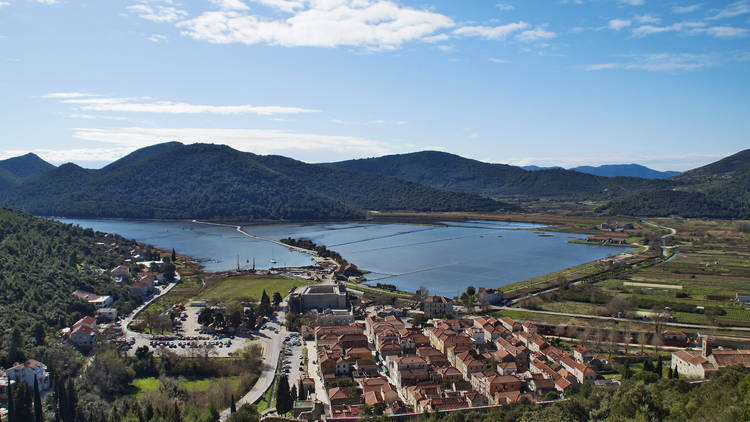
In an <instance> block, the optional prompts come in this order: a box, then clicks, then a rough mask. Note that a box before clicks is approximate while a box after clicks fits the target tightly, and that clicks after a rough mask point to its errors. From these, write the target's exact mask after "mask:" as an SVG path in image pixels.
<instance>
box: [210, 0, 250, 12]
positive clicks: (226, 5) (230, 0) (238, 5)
mask: <svg viewBox="0 0 750 422" xmlns="http://www.w3.org/2000/svg"><path fill="white" fill-rule="evenodd" d="M211 3H213V4H215V5H217V6H219V7H220V8H221V9H224V10H248V9H250V7H248V5H246V4H245V3H243V2H242V1H241V0H211Z"/></svg>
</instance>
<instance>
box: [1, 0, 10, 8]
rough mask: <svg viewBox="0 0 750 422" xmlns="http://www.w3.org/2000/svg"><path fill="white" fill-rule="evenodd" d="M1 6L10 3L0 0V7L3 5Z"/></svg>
mask: <svg viewBox="0 0 750 422" xmlns="http://www.w3.org/2000/svg"><path fill="white" fill-rule="evenodd" d="M3 6H10V3H9V2H7V1H0V7H3Z"/></svg>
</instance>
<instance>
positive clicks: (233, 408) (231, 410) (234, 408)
mask: <svg viewBox="0 0 750 422" xmlns="http://www.w3.org/2000/svg"><path fill="white" fill-rule="evenodd" d="M236 411H237V408H236V407H235V405H234V394H232V404H231V405H230V406H229V412H230V413H234V412H236Z"/></svg>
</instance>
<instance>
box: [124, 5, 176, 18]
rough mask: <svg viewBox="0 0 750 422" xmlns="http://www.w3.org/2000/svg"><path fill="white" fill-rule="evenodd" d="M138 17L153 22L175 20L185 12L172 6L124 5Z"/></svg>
mask: <svg viewBox="0 0 750 422" xmlns="http://www.w3.org/2000/svg"><path fill="white" fill-rule="evenodd" d="M126 8H127V9H128V10H130V11H131V12H133V13H135V14H137V15H138V16H139V17H141V18H143V19H146V20H150V21H153V22H175V21H178V20H180V19H183V18H185V17H186V16H187V12H186V11H184V10H182V9H178V8H176V7H174V6H162V5H151V4H146V3H140V4H132V5H130V6H127V7H126Z"/></svg>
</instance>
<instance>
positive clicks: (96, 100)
mask: <svg viewBox="0 0 750 422" xmlns="http://www.w3.org/2000/svg"><path fill="white" fill-rule="evenodd" d="M42 98H52V99H58V100H59V101H60V102H61V103H65V104H75V105H76V109H77V110H81V111H97V112H101V111H107V112H121V113H162V114H220V115H230V114H258V115H262V116H269V115H274V114H301V113H317V112H319V111H320V110H313V109H308V108H302V107H286V106H256V105H250V104H240V105H206V104H191V103H185V102H175V101H143V100H144V98H137V97H131V98H117V97H103V96H95V95H87V94H82V93H78V92H70V93H65V92H63V93H53V94H47V95H43V96H42ZM145 99H149V98H145Z"/></svg>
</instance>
